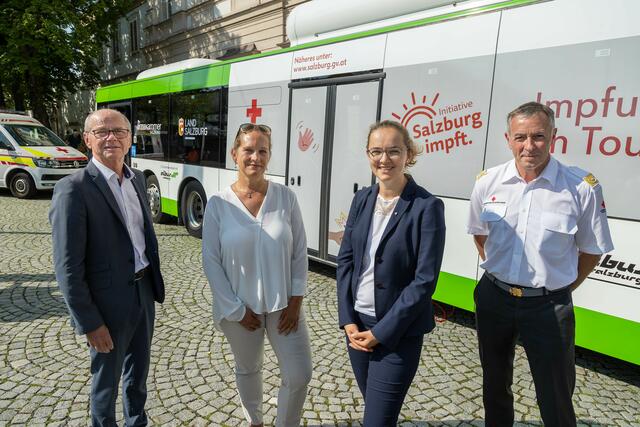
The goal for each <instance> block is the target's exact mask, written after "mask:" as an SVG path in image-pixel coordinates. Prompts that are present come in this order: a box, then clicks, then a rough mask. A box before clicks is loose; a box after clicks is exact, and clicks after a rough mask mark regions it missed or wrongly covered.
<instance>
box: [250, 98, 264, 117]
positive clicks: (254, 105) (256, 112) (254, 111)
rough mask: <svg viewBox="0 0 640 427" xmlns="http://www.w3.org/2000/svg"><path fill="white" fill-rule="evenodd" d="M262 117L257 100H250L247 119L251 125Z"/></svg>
mask: <svg viewBox="0 0 640 427" xmlns="http://www.w3.org/2000/svg"><path fill="white" fill-rule="evenodd" d="M260 116H262V108H258V100H257V99H252V100H251V108H247V117H249V118H250V119H251V123H255V122H256V119H257V118H258V117H260Z"/></svg>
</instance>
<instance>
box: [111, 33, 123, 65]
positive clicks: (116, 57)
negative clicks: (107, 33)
mask: <svg viewBox="0 0 640 427" xmlns="http://www.w3.org/2000/svg"><path fill="white" fill-rule="evenodd" d="M111 49H112V50H113V62H119V61H120V59H122V57H121V55H120V28H118V26H117V25H116V27H115V29H114V30H113V35H112V36H111Z"/></svg>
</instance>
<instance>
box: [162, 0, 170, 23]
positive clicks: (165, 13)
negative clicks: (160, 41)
mask: <svg viewBox="0 0 640 427" xmlns="http://www.w3.org/2000/svg"><path fill="white" fill-rule="evenodd" d="M169 18H171V0H161V1H160V21H166V20H167V19H169Z"/></svg>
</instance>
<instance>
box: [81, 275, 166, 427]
mask: <svg viewBox="0 0 640 427" xmlns="http://www.w3.org/2000/svg"><path fill="white" fill-rule="evenodd" d="M131 286H136V287H137V292H136V297H137V304H135V305H134V306H133V307H134V308H133V309H132V310H131V313H130V314H129V318H128V319H127V322H126V323H125V325H126V327H124V328H122V329H121V330H109V333H110V335H111V340H112V341H113V350H111V351H110V352H109V353H98V352H96V351H95V350H94V349H93V348H91V350H90V353H91V374H92V378H91V422H92V425H93V426H94V427H97V426H100V427H107V426H108V427H112V426H117V424H116V417H115V408H116V399H117V397H118V386H119V383H120V377H122V405H123V410H124V422H125V425H126V426H146V425H147V422H148V420H147V414H146V412H145V410H144V405H145V403H146V401H147V374H148V373H149V361H150V354H151V352H150V351H151V338H152V336H153V324H154V317H155V307H154V301H153V291H152V289H151V286H152V284H151V279H150V276H149V275H148V274H147V275H145V277H144V278H143V279H142V280H140V281H139V282H137V283H136V284H134V285H131Z"/></svg>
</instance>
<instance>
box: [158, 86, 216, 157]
mask: <svg viewBox="0 0 640 427" xmlns="http://www.w3.org/2000/svg"><path fill="white" fill-rule="evenodd" d="M220 96H221V94H220V91H219V90H212V89H204V90H201V91H194V92H187V93H182V94H177V95H173V96H172V97H171V140H170V148H169V161H172V162H179V163H187V164H194V165H201V166H212V167H222V166H224V152H222V153H221V140H226V129H224V131H223V127H222V123H223V122H224V120H223V118H222V116H221V108H220V104H221V99H220ZM223 150H224V149H223Z"/></svg>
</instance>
